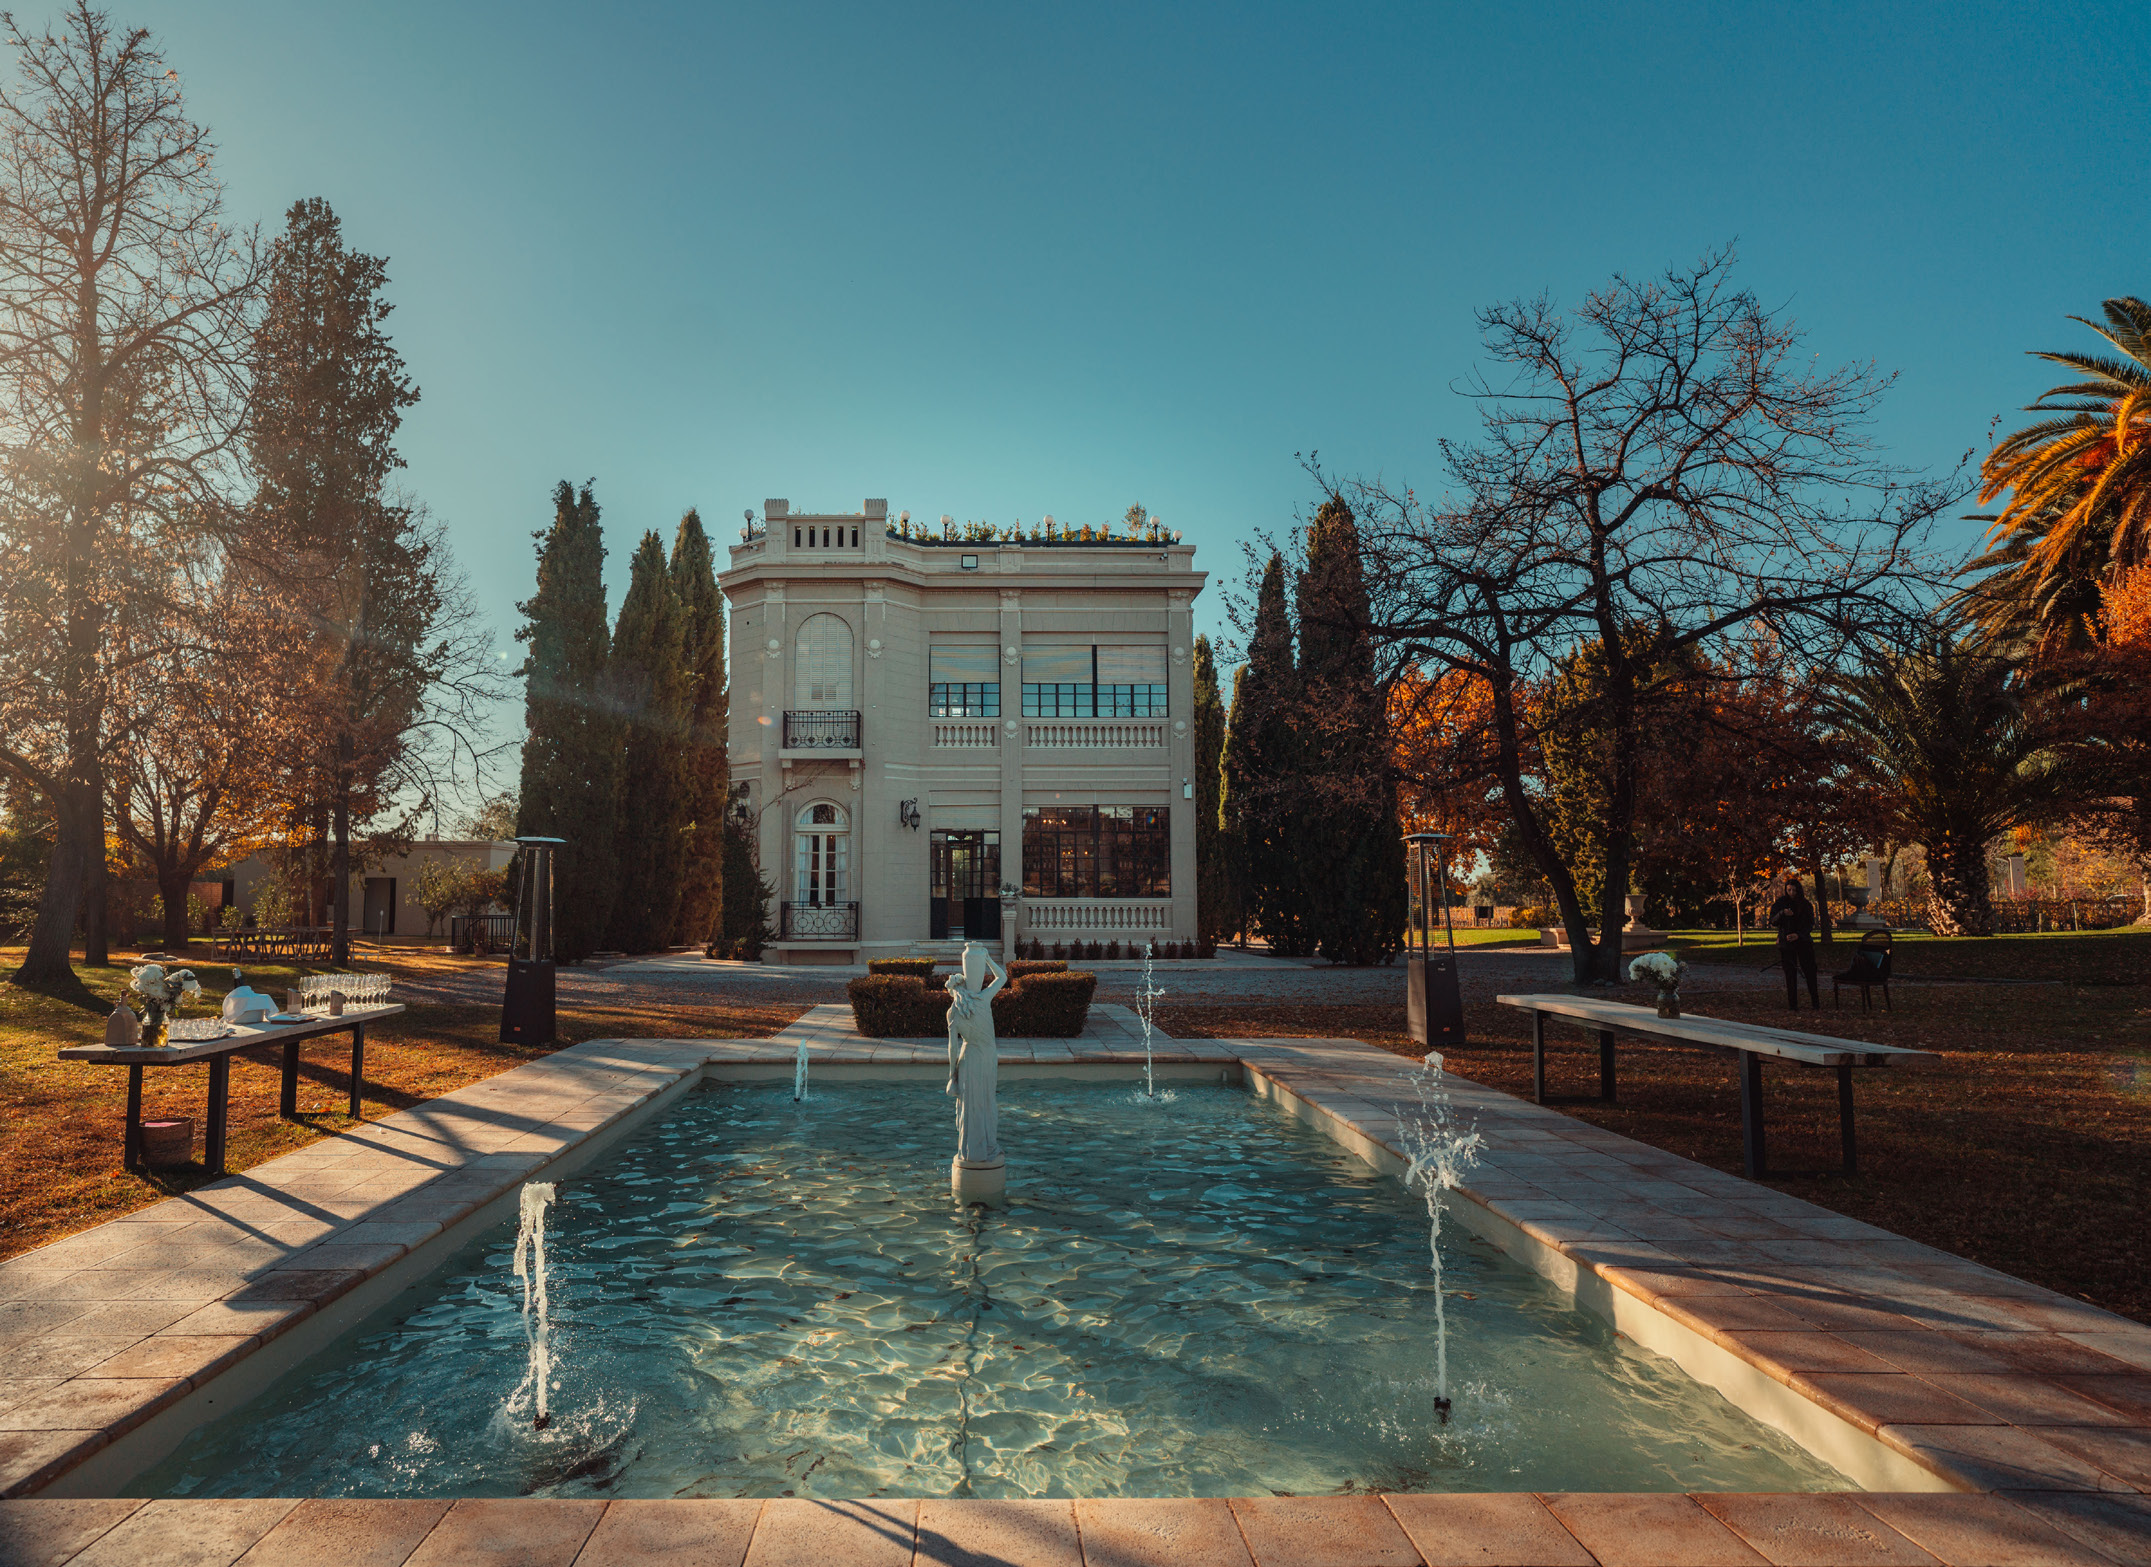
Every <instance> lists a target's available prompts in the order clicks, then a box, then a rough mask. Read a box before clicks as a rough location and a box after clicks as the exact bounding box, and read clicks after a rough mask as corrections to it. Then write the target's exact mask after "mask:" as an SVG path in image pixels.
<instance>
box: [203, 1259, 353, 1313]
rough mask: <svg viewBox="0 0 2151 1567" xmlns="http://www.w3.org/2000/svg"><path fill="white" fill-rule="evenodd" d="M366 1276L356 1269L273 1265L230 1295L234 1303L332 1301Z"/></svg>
mask: <svg viewBox="0 0 2151 1567" xmlns="http://www.w3.org/2000/svg"><path fill="white" fill-rule="evenodd" d="M364 1277H365V1275H364V1274H363V1273H361V1272H359V1271H358V1269H356V1268H276V1269H273V1270H271V1271H269V1272H267V1273H264V1274H262V1275H261V1276H260V1277H259V1278H256V1279H254V1280H252V1281H250V1282H249V1283H248V1284H247V1286H246V1288H244V1289H242V1290H238V1291H235V1292H234V1293H233V1294H232V1295H231V1296H230V1297H229V1299H230V1301H231V1303H232V1304H234V1305H240V1304H250V1303H252V1302H254V1301H261V1300H310V1301H313V1302H315V1303H317V1304H318V1303H320V1302H321V1301H324V1300H333V1299H335V1298H336V1297H337V1296H338V1295H341V1294H342V1293H343V1292H344V1291H345V1290H347V1289H349V1288H351V1286H352V1285H354V1284H356V1283H358V1282H359V1281H360V1280H361V1279H363V1278H364Z"/></svg>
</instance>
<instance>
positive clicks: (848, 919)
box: [782, 903, 859, 941]
mask: <svg viewBox="0 0 2151 1567" xmlns="http://www.w3.org/2000/svg"><path fill="white" fill-rule="evenodd" d="M782 915H783V919H782V929H783V933H784V939H785V940H787V941H857V940H858V939H859V905H858V904H856V903H787V904H784V905H783V906H782Z"/></svg>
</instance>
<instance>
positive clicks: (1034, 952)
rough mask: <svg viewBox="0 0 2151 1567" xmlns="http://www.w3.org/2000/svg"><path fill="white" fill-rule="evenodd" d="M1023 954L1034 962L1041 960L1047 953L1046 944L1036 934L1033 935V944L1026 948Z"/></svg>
mask: <svg viewBox="0 0 2151 1567" xmlns="http://www.w3.org/2000/svg"><path fill="white" fill-rule="evenodd" d="M1023 955H1024V956H1025V957H1027V958H1029V959H1030V960H1031V961H1032V962H1033V963H1036V962H1039V961H1040V960H1042V959H1043V958H1044V957H1045V955H1046V944H1045V943H1044V942H1042V941H1040V940H1039V939H1038V938H1037V937H1036V936H1033V937H1032V938H1031V944H1030V945H1029V946H1028V947H1026V948H1025V949H1024V951H1023Z"/></svg>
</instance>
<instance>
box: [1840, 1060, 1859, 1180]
mask: <svg viewBox="0 0 2151 1567" xmlns="http://www.w3.org/2000/svg"><path fill="white" fill-rule="evenodd" d="M1837 1129H1838V1135H1839V1136H1840V1137H1841V1138H1842V1139H1843V1140H1844V1145H1845V1173H1846V1174H1847V1175H1858V1174H1859V1173H1860V1150H1859V1145H1858V1144H1857V1143H1855V1142H1854V1141H1853V1137H1852V1068H1851V1067H1849V1066H1841V1067H1839V1068H1838V1069H1837Z"/></svg>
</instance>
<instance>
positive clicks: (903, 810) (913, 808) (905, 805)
mask: <svg viewBox="0 0 2151 1567" xmlns="http://www.w3.org/2000/svg"><path fill="white" fill-rule="evenodd" d="M896 819H897V820H898V821H900V822H902V823H903V824H904V825H905V826H906V827H909V828H910V829H911V830H912V831H913V832H917V831H918V830H919V802H918V801H916V800H904V801H901V802H899V803H898V805H897V807H896Z"/></svg>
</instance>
